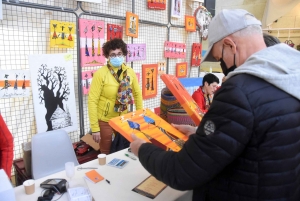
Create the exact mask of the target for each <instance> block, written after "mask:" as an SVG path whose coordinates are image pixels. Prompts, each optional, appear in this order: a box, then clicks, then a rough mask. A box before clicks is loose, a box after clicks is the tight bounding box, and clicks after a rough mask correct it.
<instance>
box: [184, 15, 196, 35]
mask: <svg viewBox="0 0 300 201" xmlns="http://www.w3.org/2000/svg"><path fill="white" fill-rule="evenodd" d="M185 30H186V31H196V18H195V17H194V16H189V15H186V16H185Z"/></svg>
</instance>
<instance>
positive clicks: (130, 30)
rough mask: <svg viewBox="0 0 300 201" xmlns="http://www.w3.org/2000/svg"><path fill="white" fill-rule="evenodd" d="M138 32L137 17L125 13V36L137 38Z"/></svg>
mask: <svg viewBox="0 0 300 201" xmlns="http://www.w3.org/2000/svg"><path fill="white" fill-rule="evenodd" d="M138 31H139V16H138V15H136V14H134V13H131V12H128V11H127V12H126V31H125V33H126V36H131V37H134V38H137V37H138Z"/></svg>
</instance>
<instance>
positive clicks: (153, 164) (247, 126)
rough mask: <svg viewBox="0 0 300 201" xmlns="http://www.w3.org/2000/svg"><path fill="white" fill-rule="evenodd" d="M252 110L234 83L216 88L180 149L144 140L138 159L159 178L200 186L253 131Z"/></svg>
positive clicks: (171, 183) (240, 149) (182, 187)
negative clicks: (193, 129)
mask: <svg viewBox="0 0 300 201" xmlns="http://www.w3.org/2000/svg"><path fill="white" fill-rule="evenodd" d="M253 119H254V118H253V113H252V109H251V107H250V105H249V103H248V100H247V97H246V95H245V94H244V93H243V92H242V91H241V90H240V89H239V88H237V87H235V86H227V87H222V88H221V89H219V91H218V93H217V94H216V96H215V99H214V101H213V103H212V105H211V107H210V109H209V110H208V112H207V113H206V114H205V115H204V118H203V119H202V121H201V123H200V125H199V127H198V129H197V132H196V134H194V135H191V136H190V137H189V139H188V141H187V142H186V143H185V145H184V147H183V148H182V149H181V150H180V151H179V152H177V153H176V152H171V151H169V152H167V151H164V150H161V149H159V148H158V147H156V146H154V145H152V144H150V143H145V144H143V145H142V146H141V147H140V149H139V153H138V156H139V160H140V162H141V164H142V165H143V166H144V167H145V169H146V170H147V171H149V172H150V174H152V175H153V176H155V177H156V178H157V179H158V180H160V181H162V182H164V183H165V184H167V185H169V186H171V187H172V188H175V189H178V190H190V189H194V188H195V187H200V186H202V185H204V184H206V183H207V182H209V181H210V180H212V179H213V178H214V177H215V176H216V175H217V174H219V173H220V172H221V171H222V170H223V169H224V168H225V167H226V166H227V165H228V164H230V163H231V162H232V161H233V160H234V159H236V158H237V157H238V156H239V155H240V154H241V153H242V152H243V150H244V149H245V146H246V144H247V143H248V142H249V139H250V136H251V135H252V127H253V121H254V120H253Z"/></svg>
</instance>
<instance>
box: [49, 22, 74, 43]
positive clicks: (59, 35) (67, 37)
mask: <svg viewBox="0 0 300 201" xmlns="http://www.w3.org/2000/svg"><path fill="white" fill-rule="evenodd" d="M75 31H76V26H75V23H73V22H63V21H58V20H50V47H58V48H74V42H75V41H76V35H75Z"/></svg>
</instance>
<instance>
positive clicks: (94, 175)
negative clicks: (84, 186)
mask: <svg viewBox="0 0 300 201" xmlns="http://www.w3.org/2000/svg"><path fill="white" fill-rule="evenodd" d="M85 177H86V178H87V179H89V180H91V181H92V182H94V183H98V182H99V181H102V180H103V179H104V178H103V177H102V176H101V175H100V174H99V173H98V172H97V171H96V170H91V171H88V172H86V173H85Z"/></svg>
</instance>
